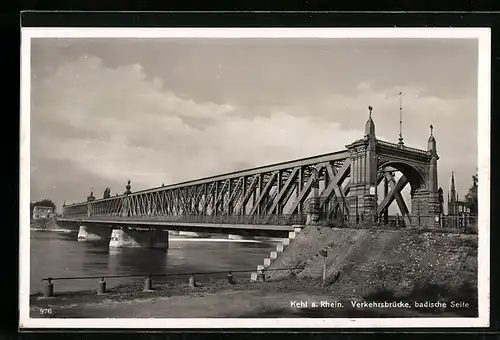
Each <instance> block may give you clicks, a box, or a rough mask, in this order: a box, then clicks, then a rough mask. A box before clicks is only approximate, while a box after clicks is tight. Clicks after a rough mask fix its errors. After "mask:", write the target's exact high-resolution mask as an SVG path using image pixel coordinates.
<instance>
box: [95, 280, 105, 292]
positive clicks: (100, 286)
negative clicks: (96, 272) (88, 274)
mask: <svg viewBox="0 0 500 340" xmlns="http://www.w3.org/2000/svg"><path fill="white" fill-rule="evenodd" d="M104 293H106V282H105V281H104V277H102V278H101V281H99V284H98V285H97V294H104Z"/></svg>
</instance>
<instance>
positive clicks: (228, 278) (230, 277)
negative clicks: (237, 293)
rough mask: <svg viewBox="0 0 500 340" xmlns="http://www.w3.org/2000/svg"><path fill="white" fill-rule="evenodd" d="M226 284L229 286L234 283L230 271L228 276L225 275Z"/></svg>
mask: <svg viewBox="0 0 500 340" xmlns="http://www.w3.org/2000/svg"><path fill="white" fill-rule="evenodd" d="M227 282H228V283H229V284H233V283H234V276H233V274H231V271H229V274H228V275H227Z"/></svg>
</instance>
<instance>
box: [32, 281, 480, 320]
mask: <svg viewBox="0 0 500 340" xmlns="http://www.w3.org/2000/svg"><path fill="white" fill-rule="evenodd" d="M142 289H143V285H142V284H130V285H122V286H119V287H116V288H113V289H111V290H110V291H109V292H107V293H106V294H103V295H98V294H96V292H95V291H86V292H68V293H60V294H56V296H55V297H53V298H43V297H41V296H40V295H39V294H37V295H33V296H31V297H30V317H32V318H37V317H49V318H150V317H154V318H216V317H237V318H261V317H281V318H282V317H291V318H294V317H296V318H303V317H323V318H357V317H460V316H462V317H467V316H470V317H475V316H477V311H476V310H475V309H474V308H466V307H465V306H462V307H461V308H451V301H448V306H447V307H445V308H442V306H440V307H441V308H429V307H425V308H417V307H416V305H415V302H416V301H412V300H407V299H406V300H405V299H402V298H400V299H394V298H391V297H390V296H387V295H386V296H383V297H380V296H377V295H373V294H372V295H371V296H364V297H363V296H359V295H356V294H353V293H352V292H351V293H349V292H348V290H347V289H345V287H332V286H331V285H330V286H328V287H322V286H321V285H319V284H317V283H316V282H314V281H311V280H299V279H296V278H288V279H285V280H280V281H274V282H250V281H248V280H240V281H239V282H237V283H235V284H228V283H227V281H225V280H219V281H206V282H198V283H197V286H196V287H194V288H193V287H189V286H188V284H187V282H179V281H177V282H170V283H167V284H162V285H155V286H154V290H153V291H150V292H144V291H142ZM370 301H378V302H380V303H386V302H387V303H392V304H394V303H396V302H403V301H406V302H408V303H409V306H408V307H409V308H407V307H405V306H401V305H400V306H389V307H387V306H385V307H384V306H369V305H365V304H364V302H370ZM313 302H315V303H316V306H315V305H314V304H313ZM420 302H425V301H420ZM456 302H458V300H457V301H456Z"/></svg>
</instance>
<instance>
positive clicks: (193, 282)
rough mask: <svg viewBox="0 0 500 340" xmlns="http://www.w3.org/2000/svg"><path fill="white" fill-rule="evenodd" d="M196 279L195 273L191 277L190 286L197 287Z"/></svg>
mask: <svg viewBox="0 0 500 340" xmlns="http://www.w3.org/2000/svg"><path fill="white" fill-rule="evenodd" d="M195 286H196V281H195V279H194V274H193V275H191V276H190V277H189V287H195Z"/></svg>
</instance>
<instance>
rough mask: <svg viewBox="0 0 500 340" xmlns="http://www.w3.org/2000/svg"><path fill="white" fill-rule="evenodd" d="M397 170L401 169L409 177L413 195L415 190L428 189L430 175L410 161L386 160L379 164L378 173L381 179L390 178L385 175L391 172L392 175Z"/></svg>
mask: <svg viewBox="0 0 500 340" xmlns="http://www.w3.org/2000/svg"><path fill="white" fill-rule="evenodd" d="M396 171H399V172H400V173H401V174H402V175H403V176H404V177H405V178H406V179H407V181H408V183H409V184H410V187H411V190H410V193H411V196H412V197H413V195H414V193H415V192H417V191H419V190H426V189H427V187H428V185H427V177H428V176H427V175H426V173H423V171H422V170H420V169H418V168H417V167H416V166H415V165H413V164H411V163H409V162H404V161H401V160H392V161H391V160H390V161H385V162H383V163H382V164H380V165H379V166H378V174H379V178H380V179H381V180H384V179H385V180H390V179H389V178H388V177H385V176H384V175H385V174H386V173H388V172H389V173H391V176H392V175H393V174H392V173H394V172H396ZM394 180H395V178H394ZM403 180H404V179H403Z"/></svg>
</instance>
